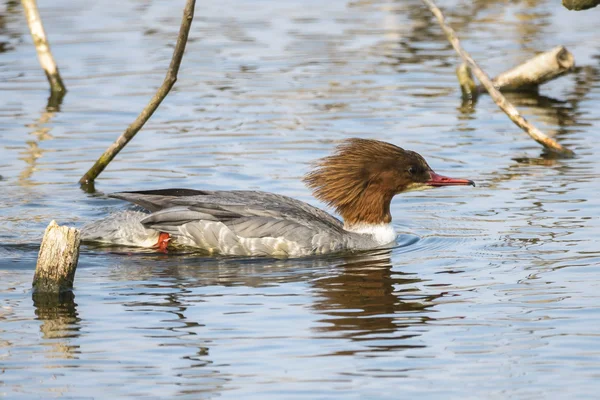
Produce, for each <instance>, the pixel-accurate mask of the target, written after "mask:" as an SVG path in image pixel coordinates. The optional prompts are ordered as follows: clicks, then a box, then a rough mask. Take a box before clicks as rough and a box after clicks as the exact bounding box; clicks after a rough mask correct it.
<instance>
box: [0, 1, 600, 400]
mask: <svg viewBox="0 0 600 400" xmlns="http://www.w3.org/2000/svg"><path fill="white" fill-rule="evenodd" d="M559 3H560V2H558V1H550V0H546V1H535V0H531V1H511V2H505V1H489V0H488V1H474V2H473V1H450V0H447V1H442V2H440V6H441V7H443V8H444V9H445V10H446V11H447V15H448V18H449V21H450V22H451V23H452V24H453V26H454V27H455V29H456V30H457V31H458V33H459V35H460V36H461V38H462V39H463V42H464V45H465V46H466V47H467V49H468V50H469V51H470V52H471V53H472V55H473V57H474V58H475V59H476V60H479V61H480V63H481V65H482V66H483V67H484V68H486V69H487V70H488V72H489V73H490V74H492V75H493V74H496V73H498V72H501V71H502V70H504V69H506V68H508V67H510V66H512V65H514V64H516V63H519V62H521V61H523V60H525V59H527V58H529V57H530V56H531V55H532V54H534V53H535V52H537V51H542V50H547V49H550V48H552V47H554V46H555V45H558V44H564V45H566V46H567V47H568V48H569V50H570V51H571V52H572V53H573V54H574V55H575V59H576V62H577V65H578V66H579V67H580V68H579V69H578V70H577V72H576V73H574V74H571V75H569V76H567V77H564V78H561V79H559V80H556V81H554V82H552V83H550V84H548V85H546V86H544V87H543V88H542V90H541V96H537V97H525V98H515V97H514V96H513V97H512V99H513V100H515V102H516V103H517V104H518V105H519V107H520V109H521V110H522V111H523V113H524V114H525V115H526V116H527V117H528V118H530V119H531V121H532V122H534V123H535V124H536V125H538V126H539V127H540V128H541V129H543V130H545V131H546V132H548V133H549V134H552V135H554V136H555V137H557V138H558V140H559V141H560V142H561V143H562V144H564V145H566V146H568V147H570V148H572V149H574V150H575V151H576V152H577V157H576V158H574V159H569V160H555V159H552V158H548V157H544V156H543V154H542V151H541V149H540V147H539V146H538V145H537V144H536V143H535V142H533V141H532V140H531V139H529V138H528V137H527V136H526V135H525V134H524V133H522V132H521V131H520V130H519V129H518V128H516V127H515V126H514V125H512V124H511V123H510V122H509V121H508V120H507V118H506V117H505V116H504V115H503V114H502V113H501V112H499V111H498V110H497V108H496V106H495V105H494V104H493V103H492V102H491V100H490V99H489V98H488V97H482V98H481V99H480V100H479V102H478V103H477V104H476V105H475V106H474V107H468V106H465V107H462V106H461V102H460V92H459V90H458V88H457V84H456V79H455V77H454V68H455V67H456V65H457V59H456V56H455V54H454V52H453V51H452V49H451V48H450V47H449V45H448V44H447V42H446V40H445V37H444V36H443V35H442V34H441V31H440V29H439V27H438V26H437V25H436V23H435V22H434V21H433V20H432V18H431V16H430V13H429V11H428V10H427V9H425V8H424V7H423V5H422V4H421V3H420V2H419V1H417V0H398V1H396V2H392V1H353V2H345V1H329V2H326V1H312V0H288V1H273V0H263V1H243V0H224V1H223V0H220V1H216V0H208V1H198V5H197V10H196V16H195V19H194V23H193V26H192V32H191V35H190V42H189V44H188V48H187V53H186V55H185V58H184V60H183V65H182V67H181V71H180V74H179V81H178V82H177V84H176V86H175V88H174V90H173V91H172V92H171V94H170V95H169V97H168V98H167V99H166V100H165V102H164V103H163V104H162V105H161V107H160V108H159V110H158V111H157V113H156V114H155V115H154V116H153V118H152V119H151V121H150V122H149V123H148V124H147V125H146V127H145V128H144V130H143V131H142V132H140V133H139V135H138V136H137V137H136V138H135V139H134V140H133V141H132V142H131V143H130V144H129V145H128V146H127V147H126V149H125V150H124V151H123V152H122V153H121V154H120V155H119V156H118V158H117V159H116V160H115V161H114V162H113V163H112V164H111V165H110V166H109V168H108V169H107V170H106V171H105V172H104V173H103V174H102V175H101V176H100V178H99V179H98V181H97V183H96V193H94V194H88V193H86V192H84V191H82V190H81V189H80V188H79V186H78V185H77V181H78V179H79V178H80V176H81V175H82V174H83V173H84V172H85V171H86V170H87V168H89V167H90V166H91V164H92V163H93V161H94V160H95V159H96V158H97V157H98V155H99V154H100V153H101V152H102V151H103V150H104V149H105V148H106V147H107V146H108V145H109V144H110V143H111V142H112V141H113V140H114V139H115V138H116V136H117V135H119V134H120V133H121V132H122V131H123V129H124V128H125V127H126V126H127V125H128V124H129V123H130V122H131V121H132V120H133V119H134V118H135V117H136V115H137V114H138V112H139V111H140V110H141V109H142V107H143V106H144V105H145V104H146V103H147V101H148V99H149V98H150V96H151V95H152V94H153V93H154V91H155V89H156V88H157V86H158V85H159V84H160V82H161V81H162V79H163V77H164V73H165V70H166V68H167V66H168V63H169V60H170V57H171V52H172V49H173V43H174V40H175V37H176V34H177V31H178V29H179V22H180V17H181V11H182V8H183V4H184V1H183V0H182V1H179V2H173V1H166V0H153V1H140V0H134V1H112V0H104V1H100V2H82V1H79V2H78V1H73V0H53V1H49V0H40V1H39V5H40V10H41V13H42V16H43V19H44V23H45V26H46V31H47V32H48V34H49V37H50V39H51V44H52V49H53V52H54V54H55V57H56V59H57V61H58V63H59V66H60V68H61V71H62V74H63V78H64V80H65V82H66V84H67V86H68V89H69V92H68V94H67V96H66V97H65V99H64V101H63V103H62V105H61V107H60V111H48V110H47V109H46V99H47V96H48V92H47V83H46V81H45V77H44V75H43V73H42V72H41V71H40V68H39V65H38V62H37V60H36V56H35V51H34V49H33V47H32V45H31V39H30V37H29V34H28V32H27V27H26V25H25V24H24V17H23V15H22V10H21V6H20V3H19V2H14V1H9V2H4V3H2V5H0V50H1V51H3V52H2V53H0V138H1V142H0V144H1V145H0V157H1V159H0V175H1V180H0V189H1V191H2V195H1V196H0V216H1V217H0V239H1V242H2V245H0V257H1V258H2V260H1V261H0V292H1V293H2V294H1V296H0V301H1V304H0V307H1V308H0V320H1V323H0V396H5V397H7V398H11V399H17V398H49V397H60V396H62V397H65V398H120V397H143V398H171V397H187V398H193V399H197V398H222V399H229V398H232V399H233V398H235V399H239V398H244V399H265V398H269V399H282V398H286V399H292V398H303V399H317V398H318V399H326V398H331V399H334V398H335V399H339V398H365V399H372V398H380V399H396V398H416V397H417V396H419V398H461V399H463V398H474V399H475V398H477V399H481V398H498V399H500V398H523V399H534V398H596V396H597V394H598V392H599V391H600V345H599V343H600V309H599V306H600V267H599V264H600V221H599V218H598V216H599V215H600V209H599V207H600V200H599V199H600V196H598V188H599V187H600V177H599V172H600V161H599V160H600V156H599V154H600V145H599V143H600V141H599V140H598V133H597V132H598V129H599V127H600V123H599V122H598V121H599V120H600V83H599V79H600V78H599V71H600V65H599V60H600V35H599V34H598V18H599V15H600V14H599V11H597V10H590V11H587V12H582V13H572V12H568V11H566V10H565V9H563V8H562V7H561V6H560V4H559ZM354 136H360V137H369V138H377V139H381V140H386V141H389V142H393V143H396V144H398V145H401V146H403V147H406V148H409V149H412V150H416V151H418V152H420V153H421V154H423V155H424V156H425V157H426V158H427V160H428V161H429V163H430V164H431V165H432V167H433V168H434V169H435V170H436V171H437V172H439V173H442V174H447V175H450V176H458V177H467V178H471V179H474V180H475V181H476V182H477V184H478V186H477V187H475V188H470V187H466V188H465V187H453V188H443V189H437V190H430V191H425V192H415V193H409V194H406V195H402V196H398V198H396V199H395V200H394V202H393V206H392V214H393V218H394V226H395V227H396V229H397V231H398V232H399V233H400V234H401V236H400V237H399V239H398V247H397V248H395V249H393V250H392V251H383V252H382V251H379V252H371V253H366V254H361V255H355V256H346V257H344V256H335V257H326V258H318V259H310V258H309V259H301V260H287V261H286V260H273V259H244V260H239V259H234V258H205V257H203V256H199V255H195V254H193V253H192V254H167V255H164V254H156V253H153V252H148V251H144V252H138V251H133V250H131V249H127V248H108V249H107V248H97V247H90V246H83V247H82V249H81V257H80V261H79V267H78V270H77V276H76V282H75V291H74V294H75V299H74V301H72V302H68V301H67V302H65V303H64V304H62V305H58V306H57V305H55V306H52V305H48V304H43V303H37V302H36V303H34V301H33V300H32V295H31V291H30V285H31V280H32V275H33V271H34V268H35V262H36V257H37V250H38V246H39V241H40V238H41V234H42V233H43V230H44V229H45V227H46V225H47V224H48V222H49V221H50V220H52V219H56V220H57V221H59V222H60V223H62V224H68V225H74V226H81V225H83V224H84V223H86V222H88V221H92V220H95V219H97V218H100V217H102V216H105V215H106V214H108V213H111V212H115V211H118V210H122V209H124V208H126V207H127V205H125V204H123V203H122V202H120V201H118V200H114V199H108V198H106V197H105V195H104V194H105V193H110V192H114V191H119V190H127V189H150V188H166V187H189V188H208V189H260V190H266V191H272V192H277V193H281V194H285V195H289V196H293V197H296V198H299V199H302V200H305V201H309V202H311V203H312V204H315V205H319V204H318V203H317V202H316V201H315V200H314V199H312V198H311V196H310V193H309V191H308V190H307V189H306V188H305V187H304V186H303V185H302V183H301V181H300V178H301V176H302V175H303V174H304V173H305V172H306V171H307V170H308V168H309V163H310V161H311V160H314V159H316V158H318V157H321V156H324V155H325V154H327V153H328V152H330V151H331V149H332V148H333V147H334V145H335V144H336V143H338V142H339V141H340V140H342V139H344V138H346V137H354ZM321 206H322V205H321Z"/></svg>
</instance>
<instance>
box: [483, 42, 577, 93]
mask: <svg viewBox="0 0 600 400" xmlns="http://www.w3.org/2000/svg"><path fill="white" fill-rule="evenodd" d="M574 67H575V58H574V57H573V54H571V52H569V50H567V49H566V48H565V47H564V46H558V47H555V48H553V49H552V50H549V51H546V52H544V53H540V54H538V55H536V56H535V57H533V58H531V59H529V60H527V61H526V62H524V63H523V64H520V65H517V66H516V67H514V68H511V69H509V70H508V71H506V72H503V73H501V74H500V75H498V76H497V77H495V78H494V79H493V80H492V82H493V83H494V86H495V87H496V89H498V90H500V91H501V92H520V91H535V90H537V89H538V87H539V86H540V85H542V84H544V83H546V82H548V81H551V80H553V79H556V78H558V77H560V76H563V75H564V74H566V73H567V72H569V71H571V70H572V69H573V68H574ZM478 91H479V92H485V87H483V86H479V87H478Z"/></svg>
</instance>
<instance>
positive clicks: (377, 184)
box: [304, 138, 475, 227]
mask: <svg viewBox="0 0 600 400" xmlns="http://www.w3.org/2000/svg"><path fill="white" fill-rule="evenodd" d="M304 182H305V183H306V184H307V186H308V187H309V188H311V189H312V190H313V194H314V196H315V197H316V198H318V199H319V200H321V201H324V202H325V203H327V204H329V205H330V206H332V207H334V208H335V209H336V211H337V212H338V213H339V214H340V215H341V216H342V217H343V218H344V223H345V226H346V227H352V226H357V225H377V224H387V223H390V222H391V220H392V217H391V214H390V203H391V201H392V198H393V197H394V196H395V195H397V194H399V193H402V192H406V191H409V190H419V189H423V188H427V187H436V186H454V185H472V186H475V183H474V182H473V181H472V180H469V179H456V178H449V177H446V176H442V175H438V174H436V173H435V172H433V170H432V169H431V167H430V166H429V165H428V164H427V162H426V161H425V159H424V158H423V157H422V156H421V155H420V154H418V153H416V152H414V151H410V150H404V149H402V148H400V147H398V146H395V145H393V144H390V143H387V142H381V141H378V140H372V139H357V138H354V139H347V140H345V141H344V142H343V143H342V144H340V145H339V146H338V147H337V148H336V150H335V152H334V153H333V154H332V155H330V156H328V157H325V158H322V159H320V160H318V161H317V162H316V165H315V168H314V169H313V170H312V171H311V172H309V173H308V174H307V175H306V176H305V177H304Z"/></svg>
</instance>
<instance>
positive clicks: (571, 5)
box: [562, 0, 600, 11]
mask: <svg viewBox="0 0 600 400" xmlns="http://www.w3.org/2000/svg"><path fill="white" fill-rule="evenodd" d="M598 4H600V0H563V1H562V5H563V6H564V7H565V8H566V9H567V10H572V11H581V10H587V9H589V8H594V7H596V6H597V5H598Z"/></svg>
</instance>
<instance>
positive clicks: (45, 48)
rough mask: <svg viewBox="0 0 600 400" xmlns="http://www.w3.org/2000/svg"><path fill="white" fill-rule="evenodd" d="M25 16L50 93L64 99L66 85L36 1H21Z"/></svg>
mask: <svg viewBox="0 0 600 400" xmlns="http://www.w3.org/2000/svg"><path fill="white" fill-rule="evenodd" d="M21 4H23V9H24V10H25V15H26V17H27V25H28V26H29V31H30V32H31V37H32V38H33V44H34V45H35V50H36V51H37V55H38V59H39V60H40V64H41V65H42V68H43V69H44V72H45V73H46V77H47V78H48V82H50V91H51V92H52V95H54V96H55V97H59V98H60V97H62V96H64V94H65V93H66V92H67V89H66V88H65V85H64V83H63V81H62V79H61V77H60V73H59V72H58V67H57V66H56V62H54V57H52V53H51V52H50V44H49V43H48V39H46V32H44V25H42V19H41V17H40V13H39V11H38V8H37V4H36V2H35V0H21Z"/></svg>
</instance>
